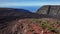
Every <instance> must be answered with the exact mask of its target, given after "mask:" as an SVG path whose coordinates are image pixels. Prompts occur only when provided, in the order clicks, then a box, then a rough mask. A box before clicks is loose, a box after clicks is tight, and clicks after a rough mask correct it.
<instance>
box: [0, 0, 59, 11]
mask: <svg viewBox="0 0 60 34" xmlns="http://www.w3.org/2000/svg"><path fill="white" fill-rule="evenodd" d="M43 5H60V0H0V7H9V8H10V7H12V8H22V9H27V10H30V11H32V12H35V11H37V10H38V9H39V8H40V7H41V6H43Z"/></svg>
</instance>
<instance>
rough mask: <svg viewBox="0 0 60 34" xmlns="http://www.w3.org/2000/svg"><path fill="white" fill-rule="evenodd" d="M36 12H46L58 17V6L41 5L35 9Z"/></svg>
mask: <svg viewBox="0 0 60 34" xmlns="http://www.w3.org/2000/svg"><path fill="white" fill-rule="evenodd" d="M37 13H38V14H47V15H51V16H55V17H58V18H59V17H60V6H57V5H46V6H42V7H41V8H39V9H38V11H37Z"/></svg>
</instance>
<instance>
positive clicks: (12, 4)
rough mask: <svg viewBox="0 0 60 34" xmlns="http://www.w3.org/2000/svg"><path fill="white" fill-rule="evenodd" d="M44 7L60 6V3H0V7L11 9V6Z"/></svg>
mask: <svg viewBox="0 0 60 34" xmlns="http://www.w3.org/2000/svg"><path fill="white" fill-rule="evenodd" d="M42 5H60V3H53V2H51V3H47V2H28V3H27V2H6V3H0V7H10V6H42Z"/></svg>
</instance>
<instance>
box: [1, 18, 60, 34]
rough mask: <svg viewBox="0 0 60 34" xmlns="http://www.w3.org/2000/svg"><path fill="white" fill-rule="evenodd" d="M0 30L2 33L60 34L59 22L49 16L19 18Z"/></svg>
mask: <svg viewBox="0 0 60 34" xmlns="http://www.w3.org/2000/svg"><path fill="white" fill-rule="evenodd" d="M15 22H16V21H15ZM3 31H5V32H3ZM1 32H2V33H3V34H60V24H58V20H57V19H51V18H41V19H20V20H18V21H17V22H16V23H15V24H11V25H9V26H8V28H7V27H6V29H4V30H2V31H1Z"/></svg>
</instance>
